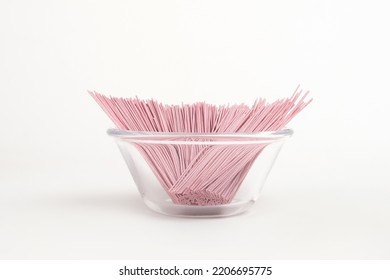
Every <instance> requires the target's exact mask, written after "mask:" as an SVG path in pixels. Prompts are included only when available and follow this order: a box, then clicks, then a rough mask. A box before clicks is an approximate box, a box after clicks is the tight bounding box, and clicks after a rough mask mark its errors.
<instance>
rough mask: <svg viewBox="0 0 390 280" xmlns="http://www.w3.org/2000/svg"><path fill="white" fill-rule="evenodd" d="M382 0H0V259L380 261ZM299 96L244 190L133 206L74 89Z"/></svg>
mask: <svg viewBox="0 0 390 280" xmlns="http://www.w3.org/2000/svg"><path fill="white" fill-rule="evenodd" d="M389 11H390V9H389V7H388V4H387V2H386V1H345V0H344V1H247V0H242V1H238V0H235V1H216V0H207V1H201V0H196V1H195V0H192V1H189V0H181V1H173V0H164V1H157V0H155V1H152V0H145V1H124V0H123V1H92V0H91V1H85V0H83V1H45V0H37V1H1V2H0V96H1V99H0V129H1V130H0V131H1V137H0V258H1V259H42V258H45V259H85V258H87V259H122V258H123V259H131V258H134V259H169V258H175V259H191V258H211V259H231V258H234V259H252V258H260V259H261V258H263V259H389V258H390V238H389V236H390V183H389V177H390V176H389V167H388V165H389V164H388V160H389V156H390V149H389V128H388V126H389V123H388V120H389V119H390V113H389V108H390V102H389V94H390V92H389V90H390V83H389V73H390V71H389V65H390V55H389V52H390V51H389V50H390V40H389V36H390V35H389V34H390V32H389V26H390V17H389ZM298 83H300V84H301V85H302V87H303V88H305V89H310V90H311V96H312V97H314V102H313V103H312V104H311V105H310V106H309V107H308V108H306V109H305V110H304V111H303V112H302V113H301V114H300V115H299V116H298V117H297V118H296V119H295V120H294V121H293V122H291V124H290V127H291V128H293V129H294V130H295V135H294V136H293V138H291V139H290V140H289V141H288V142H287V143H286V144H285V146H284V148H283V149H282V151H281V153H280V156H279V158H278V160H277V162H276V164H275V166H274V169H273V170H272V172H271V174H270V176H269V179H268V181H267V183H266V186H265V188H264V190H263V192H262V194H261V196H260V199H259V200H258V202H257V203H256V204H255V206H253V208H252V209H251V210H250V211H248V212H247V213H245V214H243V215H239V216H236V217H231V218H225V219H184V218H173V217H167V216H162V215H159V214H156V213H154V212H152V211H151V210H149V209H147V208H146V206H144V205H143V202H142V201H141V198H140V197H139V195H138V193H137V192H136V188H135V186H134V183H133V181H132V179H131V177H130V174H129V172H128V171H127V168H126V166H125V164H124V161H123V160H122V158H121V156H120V153H119V151H118V150H117V147H116V146H115V144H114V142H113V141H112V139H110V138H109V137H108V136H106V135H105V130H106V129H107V128H108V127H111V126H112V124H111V122H110V121H109V119H108V118H107V117H106V116H105V115H104V113H103V112H102V111H101V110H100V108H98V106H97V104H95V103H94V101H93V100H92V99H91V98H90V96H88V94H87V92H86V91H87V90H88V89H89V90H97V91H99V92H101V93H105V94H111V95H114V96H134V95H138V96H140V97H153V98H156V99H159V100H161V101H165V102H181V101H185V102H192V101H196V100H206V101H208V102H241V101H245V102H249V101H253V100H254V99H255V98H256V97H259V96H260V97H266V98H269V99H270V100H274V99H276V98H279V97H287V96H289V95H290V94H291V93H292V91H293V90H294V89H295V87H296V85H297V84H298Z"/></svg>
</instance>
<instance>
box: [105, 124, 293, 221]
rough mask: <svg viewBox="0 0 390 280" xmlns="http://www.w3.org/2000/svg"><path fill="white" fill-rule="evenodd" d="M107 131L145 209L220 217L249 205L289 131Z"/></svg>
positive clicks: (261, 186) (175, 213)
mask: <svg viewBox="0 0 390 280" xmlns="http://www.w3.org/2000/svg"><path fill="white" fill-rule="evenodd" d="M107 133H108V135H110V136H111V137H114V139H115V141H116V143H117V145H118V147H119V149H120V151H121V153H122V156H123V158H124V159H125V161H126V164H127V166H128V168H129V170H130V173H131V174H132V176H133V179H134V182H135V184H136V185H137V188H138V190H139V192H140V194H141V196H142V198H143V200H144V202H145V204H146V205H147V206H148V207H149V208H151V209H153V210H154V211H157V212H159V213H162V214H166V215H174V216H187V217H224V216H230V215H236V214H239V213H242V212H244V211H246V210H247V209H248V208H249V207H250V206H251V205H253V204H254V202H255V201H256V199H257V198H258V196H259V193H260V191H261V189H262V188H263V185H264V183H265V180H266V178H267V176H268V174H269V172H270V170H271V168H272V165H273V163H274V161H275V159H276V157H277V155H278V153H279V151H280V148H281V147H282V145H283V143H284V141H285V140H286V139H287V138H289V137H290V136H291V135H292V134H293V131H292V130H291V129H283V130H279V131H267V132H256V133H173V132H171V133H163V132H137V131H127V130H119V129H109V130H108V131H107Z"/></svg>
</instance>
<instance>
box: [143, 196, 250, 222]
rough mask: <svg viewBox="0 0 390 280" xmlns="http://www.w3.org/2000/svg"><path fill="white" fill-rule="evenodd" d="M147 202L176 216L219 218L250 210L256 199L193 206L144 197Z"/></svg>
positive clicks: (150, 206) (156, 208) (152, 207)
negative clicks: (156, 200)
mask: <svg viewBox="0 0 390 280" xmlns="http://www.w3.org/2000/svg"><path fill="white" fill-rule="evenodd" d="M143 199H144V202H145V204H146V205H147V206H148V207H149V208H150V209H152V210H154V211H155V212H158V213H160V214H164V215H169V216H176V217H189V218H218V217H227V216H233V215H237V214H241V213H243V212H245V211H246V210H248V208H249V207H251V206H252V205H253V204H254V203H255V201H254V200H249V201H237V202H234V201H233V202H232V203H229V204H225V205H210V206H192V205H180V204H174V203H172V201H170V200H167V201H159V202H158V203H156V202H155V201H151V200H148V199H147V198H145V197H144V198H143Z"/></svg>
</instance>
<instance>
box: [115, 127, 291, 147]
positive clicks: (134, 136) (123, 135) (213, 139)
mask: <svg viewBox="0 0 390 280" xmlns="http://www.w3.org/2000/svg"><path fill="white" fill-rule="evenodd" d="M293 133H294V131H293V130H292V129H289V128H284V129H281V130H277V131H261V132H236V133H188V132H151V131H131V130H122V129H117V128H110V129H108V130H107V134H108V135H109V136H111V137H114V138H117V139H125V140H126V141H130V142H137V143H161V144H187V145H188V144H189V143H193V144H199V145H202V144H206V143H212V144H213V145H216V144H238V143H240V144H258V143H272V142H277V141H283V140H286V139H287V138H289V137H291V136H292V135H293ZM186 136H187V137H188V138H192V137H199V138H200V139H201V138H204V139H203V141H191V140H183V139H180V137H186ZM165 137H166V138H165ZM175 137H178V138H179V139H175Z"/></svg>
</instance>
